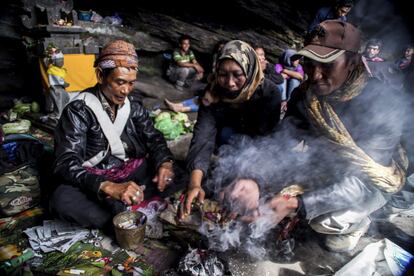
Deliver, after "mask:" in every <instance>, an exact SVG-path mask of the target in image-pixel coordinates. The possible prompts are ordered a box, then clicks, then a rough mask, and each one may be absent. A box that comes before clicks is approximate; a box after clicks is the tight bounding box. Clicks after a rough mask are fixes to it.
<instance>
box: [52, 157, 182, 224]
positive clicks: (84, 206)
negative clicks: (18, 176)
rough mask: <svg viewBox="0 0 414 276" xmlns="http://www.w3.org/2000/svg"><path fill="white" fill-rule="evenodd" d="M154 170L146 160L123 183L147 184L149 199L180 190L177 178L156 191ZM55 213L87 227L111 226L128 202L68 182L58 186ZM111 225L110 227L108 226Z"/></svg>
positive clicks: (146, 197)
mask: <svg viewBox="0 0 414 276" xmlns="http://www.w3.org/2000/svg"><path fill="white" fill-rule="evenodd" d="M154 175H155V173H154V170H153V169H151V168H150V167H149V166H148V162H147V161H144V163H143V164H142V165H141V166H140V167H139V168H138V169H137V170H136V171H135V172H133V173H132V174H131V175H130V176H128V177H127V178H126V179H125V180H124V181H123V182H127V181H134V182H136V183H137V184H138V185H145V187H146V188H145V191H144V197H145V199H149V198H151V197H153V196H155V195H159V196H161V197H165V196H168V195H169V194H171V193H172V192H174V191H177V190H178V187H179V186H180V185H177V184H176V183H177V182H182V181H180V180H178V178H177V177H176V178H175V181H174V183H172V184H171V186H170V187H169V188H167V189H166V190H165V191H164V192H163V193H160V192H159V191H158V190H157V187H156V184H155V183H153V182H152V178H153V177H154ZM50 205H51V210H52V213H53V214H54V215H55V216H56V217H58V218H60V219H62V220H65V221H68V222H74V223H77V224H79V225H81V226H83V227H85V228H99V229H103V228H106V229H111V228H112V222H111V221H112V218H113V216H114V215H116V214H118V213H120V212H122V211H124V210H125V209H126V207H127V206H126V205H125V204H124V203H123V202H121V201H119V200H115V199H112V198H102V199H99V198H98V195H97V194H90V193H89V192H86V191H83V190H81V189H80V188H78V187H76V186H72V185H68V184H62V185H59V186H58V187H57V188H56V190H55V191H54V193H53V196H52V198H51V202H50ZM108 227H109V228H108Z"/></svg>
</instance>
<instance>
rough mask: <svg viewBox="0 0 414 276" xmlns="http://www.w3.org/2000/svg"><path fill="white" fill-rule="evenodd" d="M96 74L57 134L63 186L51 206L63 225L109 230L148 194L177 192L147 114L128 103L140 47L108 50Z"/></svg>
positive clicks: (117, 44) (119, 44) (116, 45)
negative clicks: (170, 187)
mask: <svg viewBox="0 0 414 276" xmlns="http://www.w3.org/2000/svg"><path fill="white" fill-rule="evenodd" d="M95 67H96V76H97V79H98V83H97V84H96V86H95V87H91V88H88V89H86V90H85V91H83V92H81V93H80V94H79V95H78V96H77V97H76V98H75V99H74V100H73V101H72V102H70V103H69V104H68V105H67V106H66V108H65V109H64V111H63V113H62V116H61V118H60V120H59V123H58V125H57V128H56V130H55V155H56V160H55V165H54V172H55V174H56V175H57V176H58V177H59V178H60V181H61V182H60V183H59V186H58V187H57V188H56V190H55V191H54V194H53V196H52V198H51V206H52V210H53V211H54V212H55V213H56V214H57V216H58V217H59V218H61V219H63V220H66V221H69V222H76V223H78V224H80V225H81V226H83V227H91V228H103V227H105V226H108V225H109V223H110V222H111V219H112V217H113V216H114V215H115V214H116V213H119V212H121V211H124V210H125V209H126V207H127V206H129V205H133V204H139V203H140V202H141V201H142V200H143V199H144V194H145V197H148V196H151V195H153V194H154V193H156V192H162V191H164V190H165V189H166V187H167V186H168V185H169V184H171V181H172V178H173V167H172V160H173V159H172V158H173V157H172V155H171V153H170V151H169V149H168V148H167V144H166V142H165V140H164V138H163V136H162V134H161V133H160V132H158V131H157V130H156V129H155V128H154V126H153V123H152V121H151V119H150V117H149V114H148V112H147V111H146V110H145V108H144V107H143V106H142V105H141V103H140V102H138V101H137V100H136V99H135V98H134V97H133V96H131V95H129V94H130V92H131V91H132V90H133V87H134V84H135V81H136V79H137V70H138V58H137V55H136V52H135V48H134V46H133V45H132V44H130V43H127V42H125V41H122V40H117V41H113V42H111V43H109V44H108V45H106V46H105V47H104V48H103V49H102V51H101V53H100V55H99V57H98V59H97V60H96V61H95ZM151 182H154V183H155V184H153V183H151ZM144 189H145V191H144ZM157 190H158V191H157Z"/></svg>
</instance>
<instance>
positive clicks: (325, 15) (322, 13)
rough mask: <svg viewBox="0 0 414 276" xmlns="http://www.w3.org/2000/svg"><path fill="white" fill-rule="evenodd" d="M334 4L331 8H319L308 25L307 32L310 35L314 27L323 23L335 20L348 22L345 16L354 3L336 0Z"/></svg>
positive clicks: (347, 0)
mask: <svg viewBox="0 0 414 276" xmlns="http://www.w3.org/2000/svg"><path fill="white" fill-rule="evenodd" d="M335 2H336V4H335V6H333V7H323V8H320V9H319V10H318V12H317V14H316V16H315V19H314V20H313V21H312V23H311V24H310V25H309V28H308V32H309V33H310V32H311V31H312V30H313V29H315V27H316V26H317V25H318V24H319V23H321V22H323V21H325V20H332V19H337V20H341V21H343V22H346V21H347V20H348V18H347V15H348V13H349V12H350V11H351V9H352V7H353V5H354V1H353V0H336V1H335Z"/></svg>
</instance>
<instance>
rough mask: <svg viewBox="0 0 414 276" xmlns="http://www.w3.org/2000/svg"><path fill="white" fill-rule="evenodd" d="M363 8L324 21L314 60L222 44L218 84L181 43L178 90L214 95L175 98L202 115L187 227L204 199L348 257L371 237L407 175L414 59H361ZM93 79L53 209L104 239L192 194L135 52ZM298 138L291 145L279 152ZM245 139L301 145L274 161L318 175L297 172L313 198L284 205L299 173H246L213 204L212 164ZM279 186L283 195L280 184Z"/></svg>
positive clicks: (71, 110)
mask: <svg viewBox="0 0 414 276" xmlns="http://www.w3.org/2000/svg"><path fill="white" fill-rule="evenodd" d="M352 7H353V3H352V1H349V0H348V1H337V4H336V5H335V6H334V7H332V8H323V9H321V10H320V11H319V12H318V14H317V16H316V18H315V20H314V21H313V22H312V23H311V24H310V26H309V29H308V32H307V34H306V38H305V42H304V47H303V48H302V49H298V51H296V50H294V49H286V50H285V51H284V52H283V53H282V54H281V55H280V58H279V61H278V63H276V64H272V63H270V62H269V61H268V60H267V59H266V55H265V50H264V48H263V47H262V46H257V45H250V44H249V43H246V42H244V41H241V40H231V41H226V42H220V43H218V46H217V47H216V50H215V52H214V57H213V68H212V70H211V73H210V74H209V75H208V76H207V75H206V73H205V70H204V68H203V66H202V65H200V63H199V62H197V59H196V57H195V54H194V52H193V51H192V50H191V49H190V37H188V36H182V37H180V39H179V48H178V49H177V50H175V51H174V53H173V62H172V63H171V66H170V67H169V68H168V72H167V76H168V78H169V80H170V81H171V82H172V83H173V84H174V85H175V87H176V89H178V90H179V91H182V90H183V89H185V88H186V87H189V86H191V84H192V83H193V82H194V81H195V80H201V79H205V80H206V82H207V84H206V88H205V89H204V90H203V91H202V93H200V95H197V96H196V97H194V98H191V99H188V100H186V101H183V102H181V103H173V102H171V101H169V100H168V99H165V101H166V104H167V106H168V107H169V108H170V109H172V110H173V111H176V112H198V114H197V116H198V117H197V123H196V125H195V127H194V131H193V138H192V141H191V144H190V147H189V151H188V156H187V163H186V164H187V172H188V174H189V182H188V183H184V185H186V187H185V189H184V194H185V201H184V204H185V205H184V206H185V207H184V212H183V213H181V214H180V218H184V217H186V216H188V215H189V214H190V213H191V205H192V203H194V202H196V201H198V202H203V200H204V198H205V196H206V194H211V193H210V192H212V193H213V194H219V193H220V192H221V198H222V200H223V204H226V203H225V202H226V201H227V202H230V204H228V203H227V204H226V206H230V207H231V208H232V210H231V216H232V218H233V219H237V218H243V220H245V221H254V220H256V219H258V218H259V217H260V216H261V214H260V212H259V210H260V205H261V204H264V205H265V206H266V207H267V208H269V209H270V210H272V212H273V223H275V224H277V223H279V222H280V221H281V220H282V219H283V218H285V217H286V216H288V215H290V214H292V213H297V214H298V216H299V217H300V218H302V219H303V220H306V221H307V222H308V223H309V226H310V227H311V228H312V229H313V230H314V231H315V232H317V233H319V234H320V235H321V236H322V237H323V241H324V245H325V246H326V248H328V249H330V250H332V251H337V252H338V251H339V252H341V251H349V250H352V249H353V248H354V247H355V246H356V244H357V242H358V240H359V238H360V237H361V236H362V235H363V234H364V233H365V232H366V231H367V229H368V228H369V225H370V215H371V214H373V213H374V212H376V211H378V210H380V209H381V208H383V207H384V206H386V205H387V204H389V202H391V201H392V198H393V197H394V196H398V194H399V193H401V191H402V190H404V189H405V188H404V187H405V183H406V178H407V167H408V164H407V162H406V161H407V155H406V153H405V151H404V150H403V147H404V144H402V143H401V142H402V140H401V137H402V136H403V135H404V131H405V129H406V127H405V124H404V120H403V119H402V118H404V117H405V114H406V112H407V101H406V100H405V98H404V97H405V96H406V95H405V94H404V93H402V92H403V91H404V90H406V89H405V88H407V84H405V83H407V82H405V81H404V79H406V76H407V75H409V74H410V72H412V62H411V61H412V55H413V53H414V48H413V46H412V45H407V47H406V48H405V49H404V52H403V55H402V57H401V58H399V59H398V60H397V61H395V62H385V60H384V59H383V58H381V56H380V53H381V52H382V50H383V49H382V42H381V41H380V40H378V39H371V40H369V41H368V42H367V43H366V47H365V51H364V52H363V53H362V54H361V53H360V49H361V47H362V46H363V40H362V36H361V33H360V31H359V29H358V28H356V27H355V26H353V25H352V24H351V23H348V22H347V17H346V15H347V14H348V13H349V12H350V11H351V9H352ZM383 63H384V64H383ZM385 63H386V64H385ZM95 67H96V76H97V80H98V83H97V84H96V86H94V87H91V88H88V89H86V90H85V91H83V92H82V93H80V94H79V95H78V96H77V97H76V99H74V100H72V101H71V102H70V103H69V104H67V105H66V107H65V108H64V110H63V111H61V117H60V119H59V122H58V125H57V128H56V131H55V157H56V161H55V166H54V172H55V174H56V175H57V176H59V177H60V182H59V185H58V186H57V188H56V190H55V192H54V194H53V197H52V209H53V211H54V213H55V214H56V216H57V217H59V218H61V219H64V220H67V221H70V222H76V223H78V224H80V225H82V226H85V227H96V228H105V227H108V226H109V224H110V221H111V219H112V217H113V216H114V215H115V214H116V213H119V212H121V211H123V210H125V209H126V207H127V206H130V205H134V204H139V203H140V202H141V201H143V200H144V198H145V199H146V198H149V197H152V196H154V195H156V194H158V195H166V193H167V194H168V192H171V191H172V190H176V189H178V188H179V186H180V184H183V183H179V181H177V178H174V176H175V175H176V174H177V173H176V170H177V168H176V165H175V163H174V158H173V156H172V154H171V152H170V150H169V149H168V147H167V144H166V141H165V139H164V138H163V136H162V134H161V133H160V132H159V131H157V130H156V129H155V128H154V124H153V122H152V120H151V118H150V116H149V113H148V111H147V110H146V109H145V108H144V107H143V106H142V104H141V103H140V102H139V101H138V100H137V99H134V97H133V96H131V94H130V92H131V91H132V89H133V87H134V83H135V82H136V81H137V71H138V67H139V66H138V57H137V55H136V52H135V48H134V46H133V45H132V44H130V43H127V42H125V41H122V40H117V41H113V42H110V43H109V44H107V45H106V46H105V47H104V48H103V49H102V51H101V53H100V55H99V57H98V58H97V60H96V62H95ZM396 79H400V80H402V81H401V82H399V83H397V82H396V81H395V80H396ZM404 84H405V85H404ZM281 113H285V116H284V118H283V120H282V121H281V119H280V118H281V117H282V116H281ZM292 129H293V130H294V133H296V136H295V137H294V139H293V140H292V141H289V143H285V142H286V141H281V140H277V137H285V136H284V135H282V134H283V133H284V132H286V131H289V133H291V132H292ZM281 133H282V134H281ZM275 134H276V135H275ZM243 137H250V138H252V139H253V140H254V139H258V140H259V139H260V138H261V137H275V138H274V144H275V146H276V145H277V144H284V145H288V144H289V145H291V147H285V148H284V149H283V150H281V151H280V152H277V153H275V155H280V156H284V157H283V158H286V159H289V158H288V157H292V158H293V159H294V158H299V157H298V156H306V158H307V159H308V160H309V162H305V163H304V164H296V163H291V164H289V166H290V167H291V168H295V166H297V167H296V168H295V174H297V176H295V179H301V180H302V181H303V182H300V183H298V184H299V185H300V186H302V187H303V190H304V193H303V194H295V195H292V196H288V197H286V196H282V195H280V194H278V191H277V190H275V189H276V187H278V188H279V187H288V186H289V185H291V184H292V182H290V181H289V180H291V179H292V178H291V176H290V175H283V173H286V172H292V170H286V171H283V170H280V169H278V166H279V164H278V163H272V164H271V166H269V168H270V169H269V171H268V172H267V173H266V174H265V175H268V176H269V177H264V176H254V174H252V173H249V170H245V171H238V172H237V173H235V174H234V177H233V178H232V179H226V180H225V183H222V184H223V185H222V186H221V187H222V189H221V190H220V191H208V189H209V188H211V187H208V186H206V183H207V179H208V178H209V176H210V170H211V168H212V163H214V161H212V160H214V159H212V155H214V154H218V156H219V157H220V154H219V152H220V148H221V146H223V145H232V144H233V143H234V145H235V144H237V141H240V139H243ZM295 142H297V143H295ZM298 145H301V147H300V150H298ZM258 148H259V149H260V147H258ZM263 150H266V149H263ZM232 154H234V155H237V151H235V152H233V153H232ZM263 156H267V155H266V154H263ZM409 157H410V156H409ZM263 158H264V157H263ZM233 162H234V163H233V164H232V167H234V168H238V167H243V168H245V166H241V163H242V162H246V160H240V159H237V158H235V159H234V161H233ZM263 162H266V160H263ZM310 164H312V166H315V170H314V171H313V172H312V173H310V174H309V170H306V169H305V168H302V167H301V166H308V165H309V166H310ZM253 165H254V164H251V167H253ZM280 166H281V165H280ZM218 169H220V168H218ZM273 173H274V174H276V173H277V174H279V175H278V177H275V176H274V175H273V176H272V174H273ZM305 173H306V175H305ZM321 174H322V175H321ZM281 175H282V176H281ZM276 179H277V180H278V181H282V182H283V181H285V182H283V183H280V182H279V183H274V181H275V180H276ZM281 179H282V180H281ZM283 179H284V180H283ZM305 179H306V180H305ZM216 187H217V186H216ZM265 191H272V193H271V194H269V193H266V192H265ZM269 195H271V196H269ZM264 199H265V200H264ZM85 210H87V212H85Z"/></svg>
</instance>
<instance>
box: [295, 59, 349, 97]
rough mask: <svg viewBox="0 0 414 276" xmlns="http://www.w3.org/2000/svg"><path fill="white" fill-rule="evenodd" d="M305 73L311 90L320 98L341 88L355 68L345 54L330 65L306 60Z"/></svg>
mask: <svg viewBox="0 0 414 276" xmlns="http://www.w3.org/2000/svg"><path fill="white" fill-rule="evenodd" d="M303 67H304V71H305V72H306V74H307V75H308V77H309V80H308V81H309V85H310V87H309V88H310V89H311V90H312V91H313V92H314V93H315V94H316V95H319V96H326V95H329V94H331V93H332V92H334V91H335V90H337V89H338V88H340V87H341V86H342V85H343V84H344V83H345V81H346V80H347V78H348V76H349V73H350V72H351V71H352V70H354V69H355V66H354V65H353V64H352V63H351V62H348V60H347V58H346V56H345V54H342V55H340V56H339V57H338V58H337V59H336V60H334V61H332V62H329V63H321V62H317V61H314V60H311V59H309V58H305V60H304V64H303Z"/></svg>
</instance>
